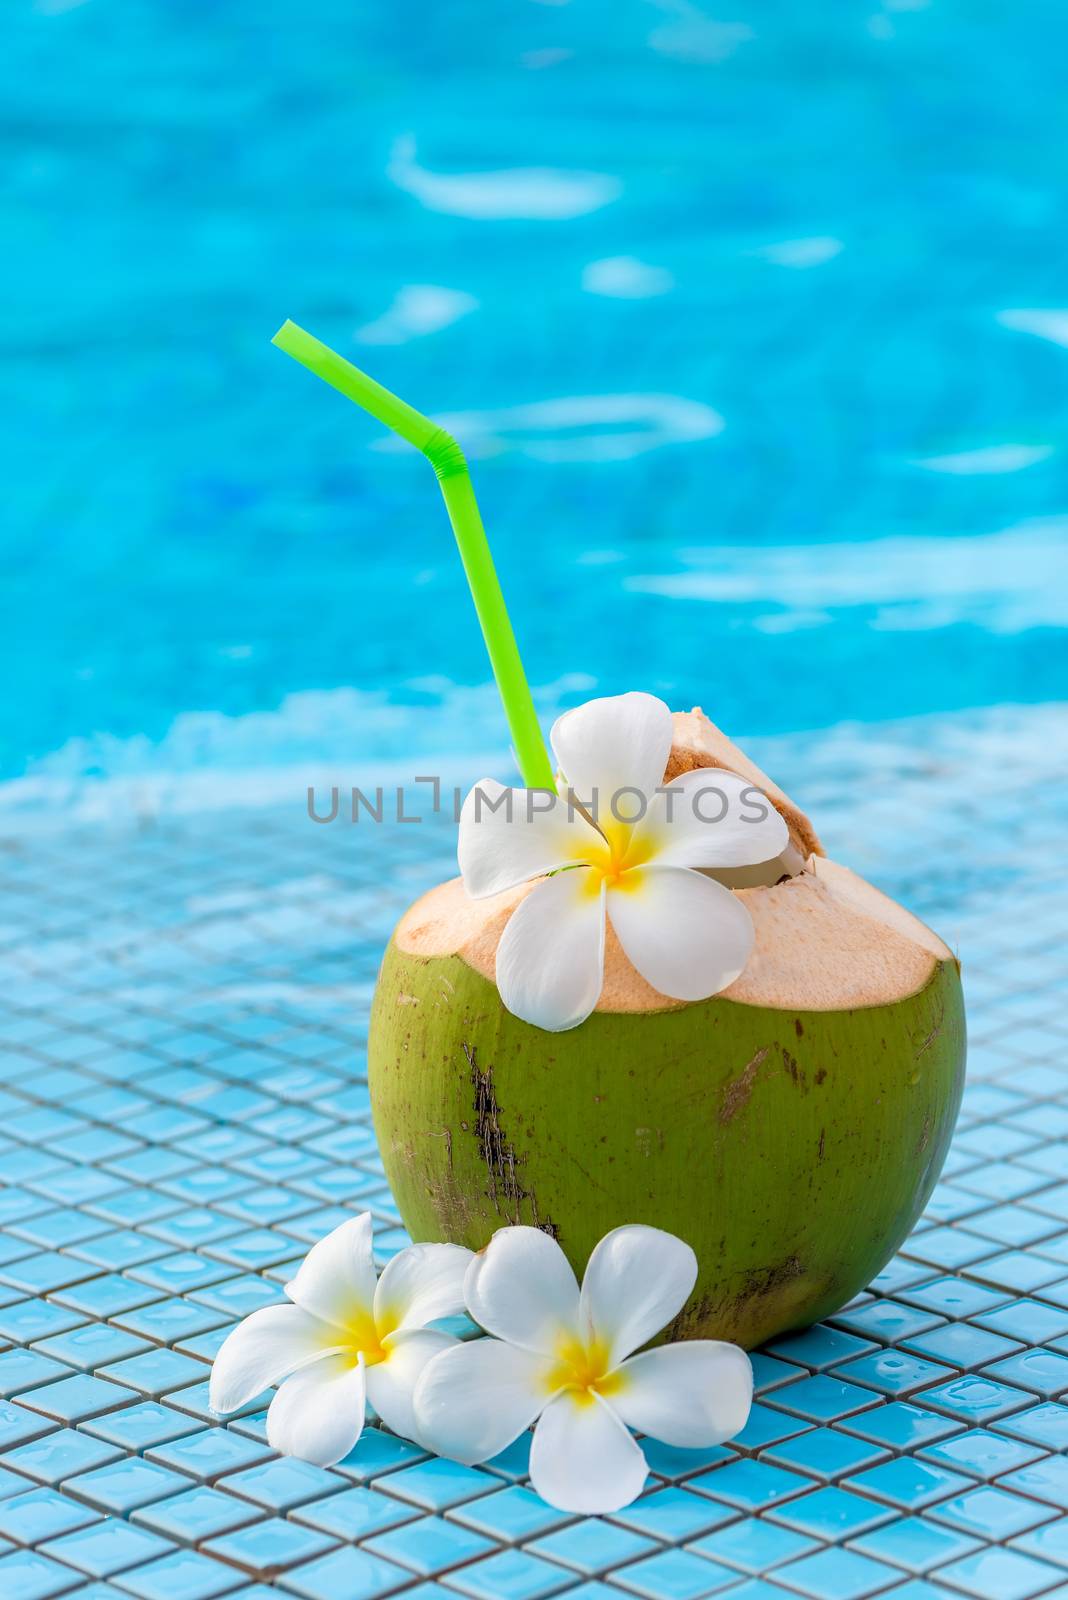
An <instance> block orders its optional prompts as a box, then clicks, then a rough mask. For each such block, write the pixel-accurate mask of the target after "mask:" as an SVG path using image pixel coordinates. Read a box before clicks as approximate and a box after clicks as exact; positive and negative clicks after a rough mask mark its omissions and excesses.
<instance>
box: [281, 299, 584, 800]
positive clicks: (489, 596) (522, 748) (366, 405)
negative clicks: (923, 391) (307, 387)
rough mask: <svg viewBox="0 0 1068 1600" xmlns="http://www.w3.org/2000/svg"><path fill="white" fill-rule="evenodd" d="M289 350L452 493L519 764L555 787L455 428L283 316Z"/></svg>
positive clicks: (449, 503) (536, 783)
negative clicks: (420, 459) (411, 450)
mask: <svg viewBox="0 0 1068 1600" xmlns="http://www.w3.org/2000/svg"><path fill="white" fill-rule="evenodd" d="M271 343H272V344H276V345H277V346H278V348H279V350H284V351H285V353H286V355H287V356H292V357H293V359H294V361H299V362H300V363H301V365H302V366H304V367H307V368H308V371H309V372H314V373H315V375H316V377H317V378H322V379H323V381H324V383H329V384H332V385H333V387H334V388H335V389H339V390H340V391H341V393H342V394H343V395H347V397H348V398H349V399H350V400H354V401H355V402H356V404H357V405H358V406H362V407H363V409H364V411H369V412H370V413H371V415H372V416H373V417H377V418H378V420H379V422H383V423H385V425H386V427H387V428H391V429H392V430H393V432H394V433H399V434H400V436H401V438H402V439H407V441H408V443H409V444H413V445H414V446H415V448H416V449H417V450H421V451H422V453H423V455H425V456H426V458H427V460H428V461H429V462H430V465H431V466H432V467H433V468H434V472H435V474H436V475H437V480H438V485H439V487H440V489H441V492H442V494H443V496H444V497H445V509H446V510H447V511H448V513H449V521H450V522H451V523H452V531H453V533H454V534H455V535H456V543H457V545H458V546H459V549H460V559H461V561H462V562H463V564H464V572H465V573H466V574H467V582H468V584H469V586H470V589H471V598H472V600H474V602H475V610H476V612H477V613H478V620H479V623H480V625H481V628H482V637H483V638H484V639H485V641H486V649H487V650H488V651H489V658H490V665H491V666H492V668H493V676H494V677H495V678H496V680H497V690H498V693H499V694H500V697H501V703H502V704H503V706H504V714H505V716H506V717H507V718H508V728H509V731H510V732H511V735H512V744H513V746H514V749H515V755H516V760H517V761H518V763H519V770H520V772H521V773H522V775H523V782H524V783H525V784H526V786H527V788H529V789H553V788H555V782H554V779H553V768H552V763H551V762H550V760H549V753H548V751H547V750H546V748H545V740H544V739H543V738H542V735H541V729H540V728H539V727H538V719H537V715H536V714H535V711H534V701H533V699H532V698H531V694H530V685H529V684H528V683H527V677H526V673H525V672H524V671H523V663H522V661H521V660H520V658H519V647H518V645H517V644H516V642H515V634H514V633H513V631H512V624H511V622H510V621H509V618H508V610H507V607H506V606H505V603H504V595H503V594H502V593H501V585H500V582H499V580H498V577H497V569H496V568H495V567H494V565H493V557H492V555H491V554H490V547H489V541H488V540H487V538H486V530H485V528H484V527H483V526H482V518H481V516H480V515H479V510H478V502H477V501H476V499H475V491H474V489H473V488H472V486H471V475H470V473H469V472H468V469H467V462H466V461H465V460H464V454H463V451H462V450H461V449H460V446H459V445H458V444H457V443H456V440H455V439H454V438H453V437H452V435H451V434H449V433H446V431H445V429H444V428H439V427H438V425H437V423H436V422H432V421H431V420H430V418H429V417H424V416H423V415H422V413H421V412H419V411H416V410H415V409H414V407H412V406H410V405H408V404H407V403H406V402H405V401H403V400H400V399H398V398H397V396H396V395H395V394H390V392H389V390H388V389H383V387H382V385H381V384H380V383H376V382H375V380H374V379H373V378H369V377H368V376H367V374H366V372H361V371H360V369H359V367H354V366H353V365H352V362H351V361H346V360H345V358H344V356H339V355H338V354H337V352H336V351H335V350H331V349H330V348H329V346H328V345H325V344H322V343H321V342H320V340H318V339H316V338H313V336H312V335H311V334H310V333H306V332H305V330H304V329H303V328H298V327H297V324H296V323H295V322H284V323H283V324H282V326H281V327H280V328H279V330H278V332H277V333H276V334H275V336H274V338H273V339H272V340H271Z"/></svg>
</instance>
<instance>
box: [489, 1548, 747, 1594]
mask: <svg viewBox="0 0 1068 1600" xmlns="http://www.w3.org/2000/svg"><path fill="white" fill-rule="evenodd" d="M475 1570H476V1572H477V1568H476V1569H475ZM736 1577H737V1574H736V1573H734V1572H732V1571H731V1570H730V1568H729V1567H723V1566H719V1565H718V1564H717V1563H716V1562H714V1561H709V1560H705V1559H703V1558H702V1557H701V1556H696V1555H691V1554H690V1552H689V1551H687V1550H662V1551H660V1553H659V1554H658V1555H655V1556H646V1557H645V1559H644V1560H642V1561H633V1562H631V1563H630V1564H629V1565H627V1566H625V1567H622V1568H620V1569H619V1570H618V1571H617V1572H614V1573H613V1575H612V1581H613V1584H614V1585H618V1587H619V1588H621V1589H625V1590H627V1591H628V1592H629V1593H631V1594H637V1595H641V1596H643V1600H701V1597H702V1596H703V1595H711V1594H720V1593H722V1592H723V1590H725V1589H729V1588H732V1587H733V1586H734V1580H735V1578H736Z"/></svg>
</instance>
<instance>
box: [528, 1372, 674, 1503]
mask: <svg viewBox="0 0 1068 1600" xmlns="http://www.w3.org/2000/svg"><path fill="white" fill-rule="evenodd" d="M648 1470H649V1469H648V1466H647V1464H646V1460H645V1457H644V1456H643V1455H642V1452H641V1450H640V1449H639V1447H638V1445H637V1444H636V1443H635V1441H634V1440H633V1439H632V1438H631V1436H630V1434H629V1433H628V1432H627V1430H626V1428H625V1427H624V1425H623V1423H622V1422H621V1421H620V1419H619V1417H617V1416H616V1414H615V1412H614V1411H613V1410H612V1408H611V1406H610V1405H608V1404H607V1403H606V1402H605V1401H604V1400H602V1399H601V1398H600V1396H599V1395H589V1394H583V1395H577V1394H576V1393H575V1391H574V1390H570V1389H569V1390H567V1391H565V1393H563V1394H561V1395H557V1397H556V1399H555V1400H552V1401H550V1403H549V1405H548V1406H547V1407H546V1408H545V1411H544V1412H543V1413H542V1416H541V1418H540V1420H539V1422H538V1425H537V1427H536V1428H535V1429H534V1443H533V1445H532V1446H531V1450H530V1482H531V1487H532V1488H533V1489H534V1490H535V1491H536V1492H537V1493H538V1494H540V1495H541V1497H542V1499H543V1500H547V1501H548V1502H549V1504H550V1505H551V1506H556V1507H557V1508H558V1509H559V1510H560V1511H577V1512H582V1513H584V1514H585V1515H589V1516H600V1515H603V1514H605V1513H606V1512H611V1511H621V1510H622V1509H623V1507H624V1506H629V1505H630V1503H631V1501H632V1500H636V1499H637V1498H638V1496H639V1495H640V1494H641V1492H642V1489H643V1488H644V1486H645V1478H646V1474H647V1472H648Z"/></svg>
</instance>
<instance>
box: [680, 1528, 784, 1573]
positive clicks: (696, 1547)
mask: <svg viewBox="0 0 1068 1600" xmlns="http://www.w3.org/2000/svg"><path fill="white" fill-rule="evenodd" d="M688 1548H689V1549H690V1550H693V1551H696V1552H697V1553H699V1554H700V1555H702V1556H705V1557H707V1558H708V1559H709V1560H712V1561H716V1562H721V1563H724V1564H725V1565H726V1566H728V1567H737V1568H738V1570H739V1571H740V1572H748V1573H760V1572H768V1571H770V1570H771V1569H772V1568H773V1567H778V1566H781V1565H782V1563H783V1562H785V1561H793V1560H796V1559H797V1557H799V1556H802V1555H804V1554H806V1552H808V1551H810V1550H814V1549H815V1548H816V1544H815V1541H814V1540H813V1539H811V1538H808V1537H806V1536H805V1535H804V1534H803V1533H799V1532H797V1531H795V1530H793V1529H790V1528H785V1527H778V1526H777V1525H776V1524H775V1523H772V1522H764V1521H762V1520H759V1519H758V1518H756V1517H744V1518H742V1519H741V1520H740V1521H737V1522H733V1523H731V1524H730V1526H729V1527H726V1528H719V1529H717V1530H716V1531H715V1532H714V1533H709V1534H706V1535H705V1537H704V1538H702V1539H698V1540H696V1541H695V1542H694V1543H692V1544H690V1545H689V1546H688Z"/></svg>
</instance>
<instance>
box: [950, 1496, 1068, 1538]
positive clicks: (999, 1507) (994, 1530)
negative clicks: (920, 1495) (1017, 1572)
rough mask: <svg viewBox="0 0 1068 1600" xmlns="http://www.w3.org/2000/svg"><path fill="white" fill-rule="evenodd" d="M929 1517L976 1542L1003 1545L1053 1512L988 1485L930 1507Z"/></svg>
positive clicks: (1049, 1508) (1046, 1520)
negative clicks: (974, 1539) (1001, 1543)
mask: <svg viewBox="0 0 1068 1600" xmlns="http://www.w3.org/2000/svg"><path fill="white" fill-rule="evenodd" d="M930 1515H931V1517H932V1518H934V1519H935V1520H936V1521H937V1522H948V1523H949V1524H950V1525H951V1526H952V1527H954V1528H963V1529H964V1531H965V1532H966V1533H974V1534H975V1535H976V1536H977V1537H978V1538H980V1539H994V1540H998V1541H1000V1542H1003V1541H1005V1540H1007V1539H1011V1538H1012V1536H1013V1535H1014V1534H1018V1533H1023V1532H1024V1531H1025V1530H1026V1529H1028V1528H1034V1527H1037V1526H1038V1524H1039V1523H1040V1522H1051V1521H1052V1520H1053V1518H1054V1517H1055V1516H1056V1515H1057V1513H1056V1511H1055V1510H1054V1509H1053V1507H1052V1506H1044V1505H1041V1504H1040V1503H1039V1502H1038V1501H1036V1500H1032V1499H1030V1498H1029V1497H1027V1496H1026V1495H1022V1494H1012V1493H1011V1492H1010V1491H1009V1490H1008V1489H1003V1488H1000V1487H998V1486H997V1485H991V1486H988V1487H985V1488H982V1489H969V1490H968V1492H967V1493H966V1494H961V1495H955V1496H954V1497H953V1499H952V1500H944V1501H942V1502H941V1504H939V1505H936V1506H934V1507H932V1509H931V1512H930Z"/></svg>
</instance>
